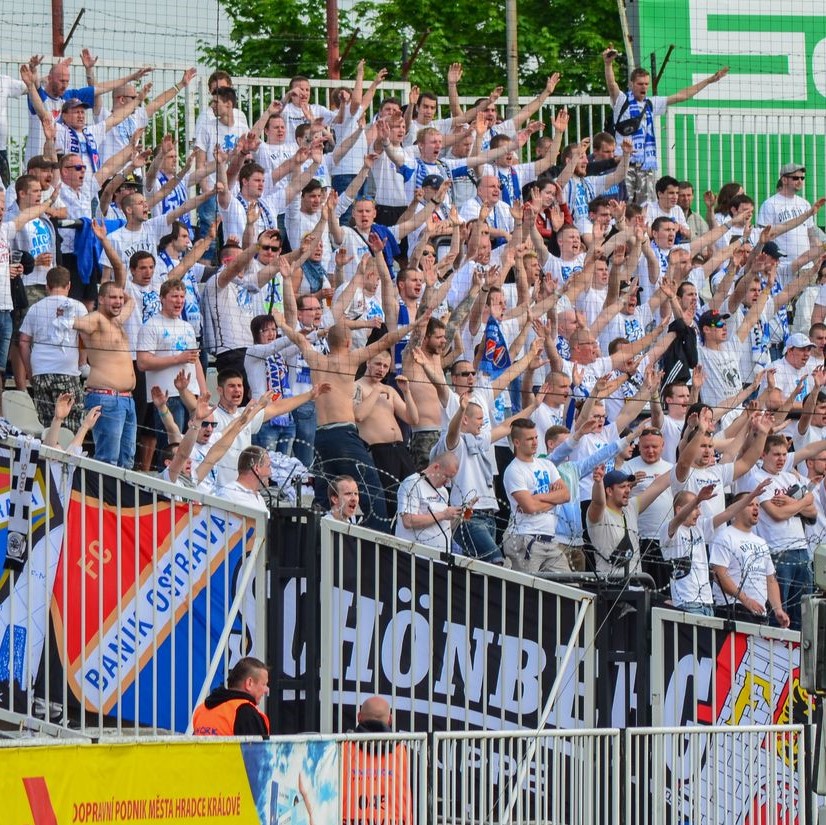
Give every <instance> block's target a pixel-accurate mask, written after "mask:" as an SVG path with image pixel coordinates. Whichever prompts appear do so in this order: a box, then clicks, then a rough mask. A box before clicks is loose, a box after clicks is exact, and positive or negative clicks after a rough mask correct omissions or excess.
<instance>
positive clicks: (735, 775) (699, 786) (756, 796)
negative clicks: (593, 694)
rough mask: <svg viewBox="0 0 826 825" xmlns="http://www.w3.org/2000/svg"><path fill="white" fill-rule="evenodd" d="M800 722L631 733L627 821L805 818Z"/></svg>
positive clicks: (729, 822)
mask: <svg viewBox="0 0 826 825" xmlns="http://www.w3.org/2000/svg"><path fill="white" fill-rule="evenodd" d="M804 749H805V744H804V735H803V726H802V725H790V726H778V725H754V726H747V727H737V726H732V727H728V726H725V725H724V726H717V727H710V728H707V727H696V728H647V729H646V728H636V729H628V730H626V731H625V754H624V760H625V765H624V774H625V776H624V783H625V822H627V823H638V822H645V823H646V825H666V823H669V825H670V824H671V823H689V822H690V823H692V825H721V823H726V825H745V823H748V825H777V824H778V823H789V825H792V823H795V825H805V823H806V808H807V804H806V803H807V800H806V787H807V774H806V767H805V759H804Z"/></svg>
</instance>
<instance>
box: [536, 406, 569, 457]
mask: <svg viewBox="0 0 826 825" xmlns="http://www.w3.org/2000/svg"><path fill="white" fill-rule="evenodd" d="M531 420H532V421H533V423H534V424H536V434H537V435H538V436H539V450H540V452H544V451H545V433H546V432H548V430H549V429H550V428H551V427H559V426H565V405H564V404H560V405H559V406H558V407H551V406H549V405H548V404H540V405H539V406H538V407H537V408H536V409H535V410H534V411H533V414H532V415H531Z"/></svg>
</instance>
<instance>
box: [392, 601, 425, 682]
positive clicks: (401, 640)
mask: <svg viewBox="0 0 826 825" xmlns="http://www.w3.org/2000/svg"><path fill="white" fill-rule="evenodd" d="M411 597H412V594H411V592H410V589H409V588H407V587H403V588H401V590H399V601H401V602H405V603H410V600H411ZM429 603H430V602H429V597H428V596H426V595H424V596H422V597H421V598H420V599H419V604H421V606H422V607H424V608H425V609H427V607H428V606H429ZM408 633H409V634H410V636H409V639H406V638H405V637H406V635H407V634H408ZM429 639H430V626H429V624H428V622H427V619H426V618H425V617H424V616H422V615H421V614H420V613H416V612H415V611H413V610H400V611H399V612H398V613H397V614H396V615H395V616H394V617H393V618H392V619H390V621H389V622H388V623H387V627H386V628H385V631H384V638H383V639H382V643H381V666H382V670H383V671H384V675H385V676H386V677H387V678H388V679H389V680H390V681H391V682H392V683H393V684H394V685H395V686H396V687H397V688H411V687H415V686H416V685H417V684H419V682H421V681H422V679H424V678H425V676H427V673H428V671H429V670H430V644H429ZM405 642H406V643H407V644H408V645H409V655H410V669H409V670H408V671H407V672H406V673H403V672H402V671H401V669H400V667H399V655H398V651H400V650H402V649H403V646H404V644H405Z"/></svg>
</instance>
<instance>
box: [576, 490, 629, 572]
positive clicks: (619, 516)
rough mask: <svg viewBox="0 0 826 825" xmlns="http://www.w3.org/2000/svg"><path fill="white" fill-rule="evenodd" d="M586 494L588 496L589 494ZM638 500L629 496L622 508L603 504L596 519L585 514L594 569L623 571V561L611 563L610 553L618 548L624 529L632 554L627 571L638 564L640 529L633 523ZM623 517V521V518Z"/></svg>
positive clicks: (598, 570)
mask: <svg viewBox="0 0 826 825" xmlns="http://www.w3.org/2000/svg"><path fill="white" fill-rule="evenodd" d="M589 498H590V496H589ZM639 507H640V500H639V499H638V498H632V499H631V500H630V501H629V502H628V505H627V506H626V507H624V508H623V510H622V512H619V511H617V510H612V509H611V508H610V507H605V508H604V509H603V511H602V518H601V519H600V520H599V521H598V522H593V521H591V519H590V518H588V517H587V515H586V519H585V520H586V522H587V525H588V536H589V537H590V539H591V543H592V544H593V545H594V548H595V549H596V553H595V554H594V559H595V565H596V568H597V572H599V573H610V572H614V573H617V572H624V570H625V563H624V562H623V563H621V564H612V563H611V561H610V559H611V554H612V553H613V552H614V551H615V550H616V549H618V548H619V546H620V543H621V542H622V540H623V538H624V537H625V530H626V529H627V530H628V538H629V539H630V541H631V546H632V548H633V554H632V556H631V558H630V559H629V561H628V572H629V573H630V574H631V575H633V574H634V573H638V572H639V568H640V531H639V527H638V526H637V521H638V519H639ZM623 517H624V518H625V521H624V522H623Z"/></svg>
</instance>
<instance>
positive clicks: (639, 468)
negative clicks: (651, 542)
mask: <svg viewBox="0 0 826 825" xmlns="http://www.w3.org/2000/svg"><path fill="white" fill-rule="evenodd" d="M671 466H672V465H671V464H670V463H669V462H668V461H665V459H663V458H660V460H659V461H655V462H654V463H653V464H646V463H645V461H643V458H642V456H640V455H638V456H637V457H636V458H632V459H631V460H630V461H626V462H625V464H623V465H622V470H623V472H628V473H638V472H644V473H645V475H644V476H643V477H642V478H641V479H640V480H639V481H638V482H637V483H636V484H635V485H634V489H633V493H632V494H633V495H635V496H637V495H639V494H640V493H643V492H645V491H646V490H647V489H648V488H649V487H650V486H651V485H652V484H653V483H654V481H655V480H656V478H657V476H661V475H662V474H663V473H667V472H668V471H669V470H670V469H671ZM673 506H674V497H673V496H672V495H671V490H668V489H667V490H665V491H663V492H662V493H660V495H658V496H657V498H655V499H654V501H652V502H651V504H649V505H648V508H647V509H646V510H645V512H643V513H640V535H641V536H642V537H643V538H644V539H656V538H659V535H660V528H661V527H662V524H663V522H664V521H668V520H670V518H671V511H672V508H673Z"/></svg>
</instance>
